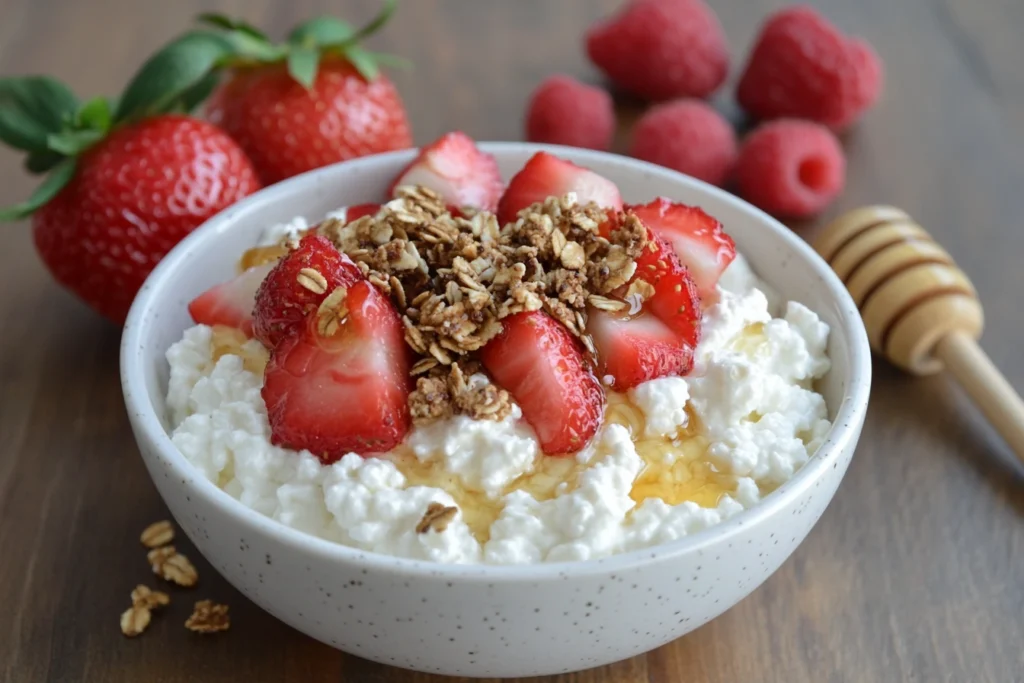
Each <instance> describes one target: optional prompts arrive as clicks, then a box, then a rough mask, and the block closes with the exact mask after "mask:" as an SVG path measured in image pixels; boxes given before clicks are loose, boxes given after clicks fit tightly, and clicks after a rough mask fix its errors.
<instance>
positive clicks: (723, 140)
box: [629, 100, 736, 185]
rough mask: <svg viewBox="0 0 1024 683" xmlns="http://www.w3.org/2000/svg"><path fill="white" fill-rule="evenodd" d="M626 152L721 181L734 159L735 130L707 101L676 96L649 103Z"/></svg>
mask: <svg viewBox="0 0 1024 683" xmlns="http://www.w3.org/2000/svg"><path fill="white" fill-rule="evenodd" d="M629 154H630V156H634V157H636V158H637V159H643V160H644V161H650V162H651V163H654V164H660V165H662V166H667V167H668V168H671V169H675V170H676V171H679V172H680V173H685V174H687V175H691V176H693V177H694V178H699V179H700V180H703V181H705V182H708V183H711V184H713V185H722V184H723V183H724V182H725V180H726V178H727V177H728V175H729V171H730V170H731V169H732V165H733V162H735V161H736V134H735V133H734V132H733V130H732V126H730V125H729V123H728V122H727V121H726V120H725V119H723V118H722V116H721V115H720V114H719V113H718V112H717V111H715V110H714V109H713V108H711V106H709V105H708V104H706V103H704V102H702V101H700V100H675V101H672V102H666V103H664V104H659V105H656V106H654V107H652V108H651V109H650V111H648V112H647V113H646V114H644V115H643V117H642V118H641V119H640V121H638V122H637V124H636V127H635V128H634V129H633V141H632V143H631V144H630V147H629Z"/></svg>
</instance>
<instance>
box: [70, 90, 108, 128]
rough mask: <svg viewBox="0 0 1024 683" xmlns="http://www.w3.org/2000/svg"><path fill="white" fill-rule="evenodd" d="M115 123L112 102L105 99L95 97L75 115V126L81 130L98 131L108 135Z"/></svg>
mask: <svg viewBox="0 0 1024 683" xmlns="http://www.w3.org/2000/svg"><path fill="white" fill-rule="evenodd" d="M111 123H113V112H111V111H110V102H108V101H107V98H105V97H94V98H93V99H91V100H89V101H88V102H86V103H85V104H83V105H82V106H81V108H80V109H79V110H78V113H77V114H76V115H75V125H76V126H77V127H79V128H85V129H89V130H98V131H100V132H102V133H106V132H107V131H108V130H110V125H111Z"/></svg>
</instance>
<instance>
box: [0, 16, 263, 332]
mask: <svg viewBox="0 0 1024 683" xmlns="http://www.w3.org/2000/svg"><path fill="white" fill-rule="evenodd" d="M228 47H229V46H228V45H227V44H226V43H224V42H223V41H222V40H221V39H219V38H217V37H215V36H203V35H198V34H191V35H189V36H186V37H184V38H182V39H180V40H179V41H176V42H175V43H172V44H171V45H169V46H168V47H167V48H165V49H164V50H162V51H160V52H159V53H157V54H156V55H155V56H154V57H153V58H152V59H151V60H150V61H149V62H147V64H146V65H145V66H144V67H143V68H142V70H141V71H140V72H139V73H138V75H137V76H136V78H135V79H134V80H133V81H132V82H131V83H130V84H129V86H128V88H127V89H126V91H125V92H124V93H123V95H122V97H121V98H120V104H119V105H118V107H117V108H116V109H114V108H113V107H112V106H111V104H110V103H109V102H108V101H107V100H106V99H104V98H95V99H92V100H89V101H88V102H85V103H80V102H79V101H78V99H77V98H76V97H75V95H74V94H72V92H71V91H70V90H69V89H68V88H67V87H66V86H64V85H62V84H61V83H59V82H57V81H55V80H53V79H50V78H46V77H40V76H30V77H24V78H8V79H0V140H3V141H4V142H6V143H7V144H8V145H10V146H11V147H14V148H16V149H20V150H23V151H25V152H27V153H28V157H27V159H26V162H25V166H26V168H27V169H28V170H29V172H32V173H49V175H48V176H47V178H46V180H44V181H43V183H42V184H41V185H40V186H39V188H38V189H37V190H36V191H35V192H34V193H33V194H32V196H31V197H30V198H29V199H28V200H27V201H25V202H24V203H22V204H19V205H18V206H15V207H12V208H10V209H7V210H3V211H0V219H2V220H18V219H21V218H25V217H27V216H31V217H32V228H33V235H34V238H35V244H36V249H37V251H38V252H39V255H40V257H41V258H42V260H43V262H44V263H45V264H46V267H47V268H48V269H49V270H50V272H51V273H52V274H53V276H54V278H56V280H57V281H58V282H60V283H61V284H62V285H64V286H65V287H67V288H68V289H70V290H71V291H72V292H74V293H75V294H77V295H78V296H79V297H80V298H81V299H82V300H83V301H85V302H86V303H87V304H88V305H89V306H90V307H92V308H93V309H95V310H96V311H98V312H99V313H100V314H102V315H103V316H105V317H106V318H108V319H110V320H112V321H114V322H116V323H120V322H123V321H124V318H125V316H126V315H127V313H128V308H129V306H130V305H131V302H132V300H133V299H134V297H135V293H136V292H137V291H138V289H139V287H141V286H142V282H143V280H145V278H146V276H147V275H148V274H149V272H150V271H151V270H152V269H153V267H154V266H155V265H156V264H157V263H158V262H159V261H160V259H161V258H163V256H164V255H165V254H166V253H167V252H168V251H169V250H170V249H171V248H172V247H173V246H174V245H175V244H177V243H178V241H179V240H181V238H182V237H184V236H185V235H187V234H188V233H189V232H191V231H192V230H193V229H195V228H196V227H197V226H198V225H200V224H201V223H203V222H204V221H206V220H207V219H208V218H210V217H211V216H213V215H214V214H216V213H217V212H219V211H220V210H221V209H223V208H225V207H227V206H229V205H231V204H233V203H234V202H236V201H238V200H239V199H241V198H242V197H245V196H246V195H248V194H251V193H252V192H254V191H256V190H257V189H259V187H260V185H259V181H258V180H257V178H256V174H255V171H254V170H253V167H252V164H251V163H250V162H249V159H248V158H247V157H246V155H245V153H244V152H243V151H242V149H241V148H240V147H239V146H238V145H237V144H236V143H235V142H234V141H233V140H232V139H231V138H230V137H229V136H228V135H227V134H226V133H225V132H224V131H222V130H220V129H219V128H217V127H216V126H214V125H212V124H210V123H207V122H204V121H199V120H196V119H193V118H189V117H187V116H184V115H182V114H176V113H166V112H170V111H176V110H183V109H188V108H190V106H191V105H192V104H194V103H195V102H196V101H197V100H198V99H199V98H201V97H202V95H203V94H204V93H205V92H207V91H208V89H209V84H210V83H209V79H208V78H207V74H208V71H209V69H210V67H211V66H212V64H213V62H214V61H215V60H216V59H217V58H218V56H219V55H223V54H225V53H226V51H227V49H228Z"/></svg>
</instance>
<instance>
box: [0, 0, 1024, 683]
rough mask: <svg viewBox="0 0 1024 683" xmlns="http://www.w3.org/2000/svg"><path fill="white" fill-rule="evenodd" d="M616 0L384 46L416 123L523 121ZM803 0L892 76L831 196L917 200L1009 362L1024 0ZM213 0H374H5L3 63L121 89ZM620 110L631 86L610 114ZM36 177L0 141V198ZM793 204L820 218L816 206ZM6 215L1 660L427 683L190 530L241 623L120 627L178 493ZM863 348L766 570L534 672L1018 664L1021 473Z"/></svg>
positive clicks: (896, 677)
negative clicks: (319, 622) (284, 620)
mask: <svg viewBox="0 0 1024 683" xmlns="http://www.w3.org/2000/svg"><path fill="white" fill-rule="evenodd" d="M616 4H617V3H616V1H615V0H601V1H597V0H591V1H589V2H588V1H587V0H558V1H557V2H555V1H551V0H548V1H545V0H433V1H431V0H416V1H415V2H413V1H412V0H406V2H405V3H404V5H403V6H402V7H401V8H400V10H399V12H398V14H397V16H396V18H395V20H394V23H393V25H392V26H391V27H390V28H389V29H388V30H387V31H386V32H385V33H384V35H382V36H380V37H379V38H378V39H376V40H375V44H376V47H378V48H381V49H387V50H391V51H394V52H397V53H400V54H403V55H405V56H406V57H409V58H411V59H412V60H413V61H414V62H415V64H416V68H415V70H414V71H412V72H408V73H399V74H397V75H396V76H395V79H396V81H397V82H398V85H399V88H400V89H401V92H402V94H403V96H404V97H405V100H406V103H407V105H408V108H409V110H410V112H411V115H412V120H413V128H414V131H415V135H416V140H417V142H421V143H422V142H425V141H428V140H429V139H431V138H433V137H434V136H436V135H438V134H440V133H442V132H444V131H447V130H449V129H452V128H461V129H463V130H465V131H467V132H468V133H470V134H471V135H473V136H475V137H477V138H479V139H495V140H516V139H520V138H521V135H522V133H521V123H520V121H521V114H522V111H523V106H524V102H525V100H526V97H527V95H528V93H529V92H530V90H531V88H532V87H533V86H534V85H535V84H536V83H537V82H538V81H539V80H540V79H542V78H543V77H544V76H546V75H547V74H549V73H550V72H552V71H556V70H557V71H564V72H567V73H571V74H575V75H577V76H580V77H582V78H585V79H588V80H595V81H596V80H597V77H598V76H597V73H596V72H595V70H594V69H593V68H592V67H591V66H590V65H589V64H588V63H587V61H586V59H585V57H584V55H583V52H582V49H581V41H580V36H581V34H582V31H583V28H584V27H585V26H586V24H587V23H588V22H590V21H592V20H593V19H595V18H597V17H598V16H600V15H601V14H602V13H604V12H607V11H609V10H610V9H611V8H613V7H614V6H615V5H616ZM711 4H712V5H713V6H714V8H715V9H716V10H717V11H718V14H719V16H720V17H721V19H722V22H723V24H724V26H725V31H726V33H727V34H728V36H729V39H730V41H731V44H732V45H733V47H734V57H735V61H736V62H737V65H736V68H737V69H738V68H739V63H741V62H742V60H743V58H744V55H745V53H746V50H747V48H748V46H749V45H750V42H751V40H752V38H753V35H754V32H755V30H756V27H757V25H758V23H759V22H760V20H761V18H762V17H763V16H764V15H765V14H766V13H767V12H769V11H771V10H774V9H777V8H778V7H780V6H782V4H783V2H782V1H781V0H711ZM813 4H815V5H817V6H818V7H819V8H821V9H822V10H824V11H825V12H826V13H827V15H828V16H830V17H831V18H832V19H833V20H834V21H836V22H837V23H838V24H839V25H840V26H842V27H844V28H845V29H846V30H848V31H850V32H853V33H858V34H861V35H864V36H866V37H868V38H869V39H870V40H871V41H872V42H873V43H874V45H875V46H876V47H877V49H878V51H879V52H880V53H881V55H882V57H883V58H884V60H885V62H886V66H887V73H888V88H887V90H886V94H885V97H884V101H883V102H882V103H881V104H880V106H879V107H878V108H877V109H876V110H875V111H873V112H872V113H871V114H870V115H869V116H868V118H867V119H866V120H865V121H864V122H863V124H862V125H860V126H859V128H858V129H857V130H856V131H854V132H853V133H851V134H850V135H848V136H847V139H846V147H847V150H848V153H849V187H848V189H847V191H846V193H845V195H844V196H843V197H842V198H841V200H840V201H839V203H838V205H837V206H836V207H834V208H833V209H832V211H831V212H830V214H829V215H835V213H836V212H838V211H841V210H844V209H849V208H852V207H855V206H858V205H860V204H864V203H875V202H889V203H894V204H897V205H899V206H902V207H904V208H905V209H907V210H908V211H909V212H910V213H911V214H912V215H914V216H915V217H916V218H918V219H919V220H920V221H921V223H922V224H923V225H924V226H925V227H927V228H928V229H929V230H931V231H932V232H933V234H934V235H935V236H936V237H937V238H938V239H939V240H940V241H941V242H942V243H943V244H944V245H945V246H946V247H947V248H948V249H949V251H950V252H951V253H952V254H953V255H954V256H955V258H956V259H957V260H958V261H959V263H960V264H961V265H962V266H963V268H964V269H965V270H966V271H967V273H968V274H969V275H970V276H971V277H972V278H973V279H974V282H975V284H976V285H977V287H978V290H979V292H980V294H981V298H982V301H983V302H984V304H985V308H986V311H987V313H988V329H987V332H986V334H985V337H984V340H983V345H984V346H985V348H986V349H987V350H988V352H989V353H990V354H991V355H992V357H993V359H994V360H995V362H996V363H997V364H998V365H999V366H1000V367H1001V368H1002V369H1003V370H1004V371H1005V372H1006V374H1007V375H1008V377H1009V379H1010V381H1011V382H1013V383H1014V384H1015V385H1016V386H1018V387H1024V352H1022V344H1021V337H1022V334H1024V333H1022V332H1021V331H1020V330H1021V327H1022V324H1024V306H1022V304H1021V301H1022V295H1024V266H1022V263H1021V261H1022V260H1024V40H1022V39H1021V34H1022V33H1024V2H1021V0H899V1H896V0H857V1H856V2H852V1H850V0H815V1H814V2H813ZM214 7H215V8H217V9H220V10H224V11H227V12H230V13H232V14H243V15H245V16H246V17H248V18H249V19H250V20H251V21H253V22H255V23H257V24H260V25H262V26H265V27H268V28H270V29H271V30H272V32H274V33H275V34H281V33H283V32H284V31H285V28H286V27H288V26H290V25H291V24H293V23H294V22H296V21H297V20H300V19H305V18H307V17H309V16H312V15H314V14H320V13H324V12H325V11H335V12H337V11H339V7H340V8H343V10H344V14H345V15H347V16H349V17H350V18H351V19H352V20H362V19H364V18H366V17H368V16H369V15H370V14H371V13H372V12H373V10H374V7H375V3H374V2H373V0H362V1H359V2H355V1H350V2H326V1H323V2H310V1H304V2H290V1H289V2H286V1H285V0H248V1H245V2H243V0H233V1H228V0H224V1H222V2H210V3H206V2H201V1H199V0H179V1H175V2H161V1H158V0H150V1H147V2H141V1H139V2H136V1H134V0H89V1H84V0H83V1H79V0H0V76H2V75H10V74H23V73H28V72H42V73H49V74H55V75H57V76H59V77H61V78H63V79H65V80H66V81H68V82H69V83H71V84H72V85H73V87H74V88H75V89H76V91H77V92H78V93H79V94H80V95H85V94H97V93H113V92H116V91H117V90H118V89H119V88H120V87H121V85H122V84H123V83H124V81H125V79H126V78H127V77H128V75H129V74H130V73H131V71H132V70H133V69H134V67H135V65H136V64H137V63H138V62H139V61H140V60H141V59H142V57H143V56H144V55H146V54H148V53H149V52H150V51H151V50H152V49H153V48H154V47H155V45H156V44H158V43H159V42H161V41H163V40H165V39H167V38H168V37H169V36H170V35H171V34H172V32H176V31H177V30H179V29H180V28H181V27H183V26H185V24H186V22H187V21H188V20H189V18H190V17H191V16H193V15H194V14H196V13H197V12H199V11H200V10H205V9H210V8H214ZM734 80H735V69H734V74H733V78H732V79H731V80H730V85H729V86H728V87H726V88H725V89H723V93H722V95H721V96H720V98H719V103H720V104H721V105H722V106H723V107H724V108H725V109H726V110H728V111H730V112H732V111H733V105H732V103H731V84H732V83H733V82H734ZM636 111H637V105H635V104H633V105H630V104H627V105H625V106H624V113H625V115H624V117H623V120H624V123H625V124H626V125H628V123H629V120H630V119H631V118H632V117H633V116H635V113H636ZM620 142H621V141H620ZM31 187H32V182H31V181H30V179H29V178H27V177H26V176H25V175H23V174H22V172H21V170H20V167H19V166H18V163H17V161H16V159H15V157H14V156H13V155H12V154H7V153H0V204H2V205H7V204H10V203H13V202H14V201H15V200H18V199H21V198H23V197H25V196H26V195H27V193H28V192H29V190H30V188H31ZM827 217H828V216H826V217H825V218H827ZM796 227H797V228H798V229H799V230H801V231H802V232H804V233H805V234H807V235H808V236H809V235H812V234H813V231H814V230H815V229H816V227H817V224H811V225H805V226H796ZM2 235H3V242H2V244H3V246H2V248H0V680H4V681H12V682H17V683H23V682H25V683H28V682H32V683H34V682H36V681H69V682H71V681H74V682H79V681H89V682H93V681H96V682H104V683H106V682H109V681H150V682H157V681H159V682H174V683H179V682H183V681H193V680H194V681H204V682H215V681H242V680H244V681H263V680H266V681H278V680H285V679H287V680H300V681H358V682H363V681H388V682H391V681H417V682H420V683H426V682H427V681H431V682H433V681H438V682H440V681H441V680H442V679H439V678H436V677H431V676H425V675H419V674H413V673H410V672H405V671H400V670H397V669H391V668H388V667H384V666H380V665H377V664H372V663H368V662H365V661H362V660H359V659H357V658H354V657H350V656H347V655H343V654H341V653H339V652H336V651H334V650H331V649H329V648H327V647H325V646H323V645H320V644H319V643H317V642H314V641H313V640H311V639H309V638H307V637H305V636H303V635H301V634H299V633H297V632H295V631H293V630H291V629H289V628H288V627H286V626H284V625H282V624H281V623H279V622H277V621H275V620H274V619H273V618H271V617H270V616H268V615H266V614H264V613H262V612H261V611H260V610H259V609H258V608H256V607H255V606H254V605H252V604H250V603H249V602H247V601H246V600H245V599H244V598H243V597H241V596H240V595H239V594H237V593H236V592H235V591H234V590H233V589H232V588H231V587H230V586H228V585H227V584H226V583H225V582H224V581H223V580H221V579H220V578H219V577H217V576H216V575H215V574H214V573H213V571H212V570H211V569H210V568H209V567H208V565H206V564H205V563H204V562H202V560H201V558H199V557H198V556H197V554H196V553H195V552H194V551H193V552H191V553H190V554H191V555H192V556H193V558H194V559H196V561H197V564H198V567H199V570H200V574H201V576H202V589H201V594H202V596H204V597H212V598H214V599H218V600H223V601H226V602H228V603H230V605H231V609H232V614H233V625H232V628H231V631H230V632H228V633H226V634H222V635H218V636H211V637H199V636H195V635H193V634H191V633H188V632H187V631H185V629H184V628H183V627H182V624H183V622H184V620H185V618H186V616H187V615H188V612H189V608H190V605H191V598H192V596H191V595H188V596H187V597H188V598H189V599H182V598H185V596H180V597H179V598H178V599H177V601H176V602H175V603H174V604H172V606H171V607H170V608H168V610H167V612H166V613H163V614H160V615H158V616H157V617H156V618H155V619H154V623H153V625H152V627H151V628H150V630H149V631H148V632H146V633H145V634H144V635H143V636H142V637H141V638H138V639H136V640H128V639H126V638H124V637H123V636H122V635H121V634H120V632H119V629H118V625H117V620H118V615H119V614H120V612H121V611H122V610H123V609H125V608H126V607H127V606H128V593H129V591H130V590H131V588H132V587H133V586H134V585H135V584H136V583H137V582H139V581H144V580H147V579H149V578H150V576H151V575H150V573H149V568H148V566H147V564H146V561H145V556H144V553H143V552H142V549H141V546H139V543H138V540H137V539H138V534H139V532H140V530H141V529H142V528H143V526H145V525H146V524H147V523H149V522H151V521H154V520H157V519H161V518H163V517H164V516H165V515H166V510H165V508H164V506H163V504H162V503H161V501H160V499H159V497H158V496H157V493H156V491H155V489H154V488H153V486H152V485H151V484H150V482H149V480H148V478H147V476H146V473H145V470H144V468H143V466H142V462H141V460H140V459H139V457H138V454H137V451H136V446H135V444H134V442H133V440H132V436H131V433H130V431H129V428H128V421H127V419H126V415H125V411H124V408H123V405H122V402H121V391H120V387H119V382H118V371H117V347H118V339H119V333H120V330H118V329H116V328H114V327H112V326H110V325H108V324H106V323H104V322H102V321H101V320H100V319H99V318H98V317H96V316H94V315H93V314H92V313H90V312H89V311H88V310H86V309H85V308H84V307H83V306H81V305H79V304H78V303H77V302H76V301H75V300H74V299H72V298H71V297H70V296H69V295H67V294H65V293H64V292H63V291H61V290H60V289H59V288H58V287H57V286H56V285H54V284H53V283H52V282H51V281H50V279H49V278H48V276H47V274H46V273H45V271H44V270H43V267H42V265H41V264H40V262H39V261H38V259H37V258H36V256H35V254H34V252H33V249H32V246H31V239H30V232H29V228H28V225H27V224H18V225H12V226H3V232H2ZM875 372H876V375H875V377H876V381H875V387H874V396H873V398H872V403H871V409H870V413H869V416H868V420H867V425H866V427H865V433H864V437H863V439H862V440H861V446H860V448H859V451H858V453H857V456H856V457H855V458H854V462H853V465H852V466H851V469H850V471H849V474H848V475H847V477H846V481H845V482H844V484H843V485H842V487H841V488H840V490H839V493H838V495H837V496H836V498H835V500H834V502H833V503H832V505H831V507H830V508H829V509H828V511H827V513H826V514H825V516H824V518H823V519H822V520H821V522H820V523H819V524H818V526H817V527H816V528H815V529H814V531H813V532H812V533H811V535H810V537H809V538H808V539H807V541H806V543H804V544H803V545H802V546H801V547H800V548H799V549H798V550H797V552H796V553H795V555H794V556H793V557H792V559H790V560H789V561H788V562H787V563H786V564H785V565H784V566H783V567H782V569H781V570H780V571H779V572H778V573H777V574H776V575H775V576H773V577H772V578H771V579H770V580H769V581H768V582H767V583H766V584H765V585H764V586H763V587H762V588H761V589H759V590H758V591H757V592H755V593H754V594H753V595H752V596H751V597H749V598H748V599H747V600H745V601H743V602H742V603H741V604H740V605H738V606H737V607H735V608H734V609H733V610H731V611H730V612H728V613H727V614H725V615H724V616H722V617H721V618H719V619H717V620H715V621H713V622H712V623H710V624H708V625H707V626H704V627H703V628H701V629H700V630H698V631H696V632H694V633H693V634H691V635H689V636H687V637H685V638H683V639H681V640H679V641H677V642H675V643H672V644H670V645H667V646H665V647H663V648H661V649H659V650H657V651H655V652H652V653H650V654H648V655H646V656H641V657H636V658H634V659H632V660H629V661H625V662H622V663H619V664H616V665H613V666H609V667H606V668H604V669H598V670H593V671H589V672H584V673H581V674H576V675H569V676H563V677H559V678H552V679H545V680H547V681H556V680H557V681H560V682H568V681H576V682H578V683H597V682H599V681H602V682H612V681H614V682H616V683H640V682H644V683H648V682H650V683H675V682H677V681H683V680H687V681H733V682H734V681H743V682H754V681H799V682H807V683H818V682H821V681H885V682H891V681H922V682H924V681H928V682H931V681H955V682H965V683H966V682H970V683H974V682H980V681H993V682H997V683H1007V682H1009V681H1021V680H1024V473H1022V469H1021V468H1020V467H1019V466H1016V465H1015V464H1014V461H1013V459H1012V456H1011V455H1010V454H1009V452H1008V451H1007V449H1006V447H1005V445H1004V444H1002V443H1001V442H1000V441H999V440H998V438H997V437H996V436H995V435H994V434H993V432H992V431H991V430H990V429H989V428H988V427H987V426H986V425H985V424H984V422H983V421H982V420H981V419H980V417H979V415H978V414H977V413H976V412H975V411H974V410H973V409H972V407H971V406H970V405H969V404H968V402H967V401H966V399H965V397H964V396H963V395H962V394H961V393H960V392H959V391H958V390H957V389H956V388H955V387H952V386H951V385H950V384H948V383H947V382H945V381H944V380H942V379H941V378H930V379H925V380H919V379H912V378H908V377H906V376H903V375H900V374H899V373H897V372H896V371H895V370H893V369H892V368H890V367H888V366H886V365H885V364H884V363H876V367H875ZM183 545H184V547H185V549H186V552H188V550H190V547H189V546H188V544H187V543H185V544H183Z"/></svg>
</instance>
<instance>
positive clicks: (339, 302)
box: [316, 287, 348, 337]
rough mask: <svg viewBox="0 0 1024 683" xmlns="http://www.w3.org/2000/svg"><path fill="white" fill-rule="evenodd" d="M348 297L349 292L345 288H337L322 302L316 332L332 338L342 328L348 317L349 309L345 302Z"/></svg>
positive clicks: (317, 315)
mask: <svg viewBox="0 0 1024 683" xmlns="http://www.w3.org/2000/svg"><path fill="white" fill-rule="evenodd" d="M347 297H348V290H347V289H345V288H344V287H335V288H334V290H333V291H332V292H331V293H330V294H328V295H327V297H326V298H325V299H324V300H323V301H321V302H320V307H319V308H317V311H316V331H317V333H318V334H319V335H320V336H322V337H331V336H333V335H334V334H336V333H337V331H338V330H339V329H340V328H341V323H343V322H344V321H345V317H346V316H348V307H347V306H346V305H345V300H346V298H347Z"/></svg>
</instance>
